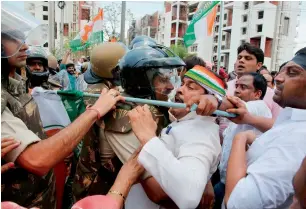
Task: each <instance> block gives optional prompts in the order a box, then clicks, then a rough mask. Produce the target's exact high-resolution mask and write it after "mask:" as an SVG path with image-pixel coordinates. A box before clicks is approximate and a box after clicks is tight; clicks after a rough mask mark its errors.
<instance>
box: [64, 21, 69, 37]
mask: <svg viewBox="0 0 306 209" xmlns="http://www.w3.org/2000/svg"><path fill="white" fill-rule="evenodd" d="M68 34H69V25H68V23H64V31H63V35H64V36H68Z"/></svg>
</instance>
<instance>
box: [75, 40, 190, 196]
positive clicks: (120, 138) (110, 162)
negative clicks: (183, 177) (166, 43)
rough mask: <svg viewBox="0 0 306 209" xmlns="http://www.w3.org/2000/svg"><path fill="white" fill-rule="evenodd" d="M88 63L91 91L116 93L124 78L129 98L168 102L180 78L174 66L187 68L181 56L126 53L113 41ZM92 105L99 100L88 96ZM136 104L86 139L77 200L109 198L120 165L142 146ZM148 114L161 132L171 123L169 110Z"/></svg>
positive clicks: (138, 51)
mask: <svg viewBox="0 0 306 209" xmlns="http://www.w3.org/2000/svg"><path fill="white" fill-rule="evenodd" d="M119 60H120V61H119ZM118 61H119V63H118ZM90 62H91V68H90V69H88V70H87V71H86V72H85V74H84V78H85V81H86V82H87V83H89V84H90V85H89V86H88V89H87V90H86V91H87V92H89V93H96V91H97V90H98V89H101V88H115V87H116V85H118V84H119V85H120V80H119V83H118V77H120V78H121V85H122V88H123V89H124V94H125V96H129V97H131V96H132V97H137V98H151V99H156V100H163V101H167V100H168V95H169V94H170V92H171V91H172V90H173V89H174V85H173V83H172V82H171V81H172V80H173V78H174V80H175V78H178V76H177V74H176V67H180V66H184V62H183V61H182V60H181V59H180V58H179V57H166V56H165V55H164V54H163V53H161V52H160V51H159V50H158V49H155V48H152V47H150V46H142V47H141V46H139V47H137V48H135V49H133V50H130V51H126V49H125V48H124V47H123V45H121V44H119V43H109V42H108V43H103V44H101V45H99V46H97V47H95V48H94V50H93V52H92V56H91V61H90ZM119 69H120V70H119ZM118 72H120V76H118ZM92 100H93V101H94V100H95V99H94V98H89V99H87V98H86V97H85V103H86V102H87V103H89V104H90V102H92ZM136 105H137V104H135V103H131V102H129V103H125V104H120V106H118V108H117V109H116V110H114V111H113V112H112V113H110V114H108V115H107V116H106V117H104V119H103V120H100V121H99V122H98V123H97V124H95V125H94V126H93V127H92V128H91V130H90V131H89V132H88V133H87V134H86V136H85V138H84V140H83V143H84V145H83V147H82V151H81V154H80V160H79V162H78V167H77V174H76V175H75V179H74V185H73V193H74V197H75V198H76V200H79V199H80V198H84V197H85V196H87V195H94V194H106V193H107V192H108V190H109V188H110V186H111V185H112V184H113V181H114V180H115V177H116V174H117V172H118V170H119V168H120V166H121V165H122V163H124V162H125V161H126V160H127V159H128V158H129V157H130V155H129V154H132V153H133V152H134V151H135V150H136V149H137V147H138V146H139V142H138V140H137V138H136V136H135V135H134V133H133V132H132V129H131V125H130V122H129V119H128V116H127V114H128V112H129V111H130V110H131V109H133V107H135V106H136ZM150 110H151V112H152V114H153V115H154V117H155V119H156V121H157V122H158V126H159V127H160V128H159V130H158V131H160V130H161V129H162V128H164V127H165V126H166V125H167V124H168V114H165V113H167V110H165V109H163V108H162V107H158V106H151V107H150ZM134 148H135V149H134ZM93 156H94V157H93ZM96 156H98V157H96ZM118 158H119V159H118ZM144 178H145V177H144Z"/></svg>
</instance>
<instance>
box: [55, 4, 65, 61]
mask: <svg viewBox="0 0 306 209" xmlns="http://www.w3.org/2000/svg"><path fill="white" fill-rule="evenodd" d="M65 5H66V3H65V2H64V1H59V2H58V4H57V6H58V7H59V8H60V9H61V27H60V48H61V56H63V47H64V44H63V42H64V39H63V38H64V37H63V36H64V8H65Z"/></svg>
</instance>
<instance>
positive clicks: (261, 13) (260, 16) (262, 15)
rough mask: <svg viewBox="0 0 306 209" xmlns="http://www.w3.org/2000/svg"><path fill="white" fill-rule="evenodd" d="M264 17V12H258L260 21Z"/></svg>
mask: <svg viewBox="0 0 306 209" xmlns="http://www.w3.org/2000/svg"><path fill="white" fill-rule="evenodd" d="M263 17H264V11H260V12H258V19H262V18H263Z"/></svg>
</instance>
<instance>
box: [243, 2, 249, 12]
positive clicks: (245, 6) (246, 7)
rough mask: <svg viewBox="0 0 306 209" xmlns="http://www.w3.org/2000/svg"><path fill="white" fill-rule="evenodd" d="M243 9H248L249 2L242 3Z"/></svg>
mask: <svg viewBox="0 0 306 209" xmlns="http://www.w3.org/2000/svg"><path fill="white" fill-rule="evenodd" d="M244 9H245V10H247V9H249V2H244Z"/></svg>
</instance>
